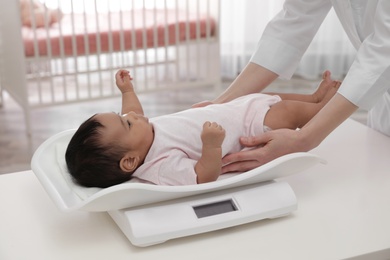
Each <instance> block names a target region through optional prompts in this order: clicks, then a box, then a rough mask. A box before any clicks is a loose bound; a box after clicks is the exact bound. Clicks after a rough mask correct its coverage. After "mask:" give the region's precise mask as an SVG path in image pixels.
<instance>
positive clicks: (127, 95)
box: [115, 70, 144, 115]
mask: <svg viewBox="0 0 390 260" xmlns="http://www.w3.org/2000/svg"><path fill="white" fill-rule="evenodd" d="M132 79H133V78H131V77H130V73H129V72H128V71H127V70H119V71H118V72H117V73H116V74H115V80H116V85H117V87H118V88H119V90H120V91H121V92H122V115H123V114H127V113H129V112H130V111H133V112H135V113H137V114H140V115H143V114H144V111H143V109H142V105H141V102H140V101H139V99H138V97H137V94H136V93H135V91H134V87H133V84H132V83H131V80H132Z"/></svg>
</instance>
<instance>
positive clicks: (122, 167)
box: [65, 112, 154, 188]
mask: <svg viewBox="0 0 390 260" xmlns="http://www.w3.org/2000/svg"><path fill="white" fill-rule="evenodd" d="M153 137H154V133H153V127H152V125H151V124H150V123H149V120H148V119H147V118H145V117H143V116H142V115H137V114H135V113H133V112H131V113H128V114H126V115H123V116H119V115H118V114H115V113H103V114H96V115H94V116H92V117H91V118H89V119H88V120H86V121H85V122H84V123H82V124H81V125H80V127H79V129H78V130H77V131H76V133H75V134H74V135H73V137H72V139H71V140H70V142H69V144H68V148H67V150H66V154H65V159H66V164H67V166H68V170H69V172H70V174H71V175H72V176H73V178H74V179H75V180H76V181H77V182H78V183H79V184H81V185H83V186H87V187H101V188H105V187H109V186H112V185H116V184H119V183H122V182H125V181H128V180H130V179H131V176H132V173H133V172H134V171H135V170H136V169H137V168H138V166H139V165H141V164H142V163H143V161H144V159H145V157H146V155H147V152H148V151H149V148H150V146H151V144H152V142H153Z"/></svg>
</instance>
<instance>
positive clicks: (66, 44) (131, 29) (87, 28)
mask: <svg viewBox="0 0 390 260" xmlns="http://www.w3.org/2000/svg"><path fill="white" fill-rule="evenodd" d="M132 15H134V17H132ZM188 16H189V17H188V18H187V15H186V13H185V12H179V13H178V17H177V15H176V10H167V11H164V10H157V11H156V12H155V11H154V10H146V11H145V12H144V11H143V10H136V11H134V12H132V11H127V12H122V19H121V16H120V13H111V14H110V15H109V14H107V13H99V14H87V15H86V19H85V18H84V15H83V14H74V15H73V16H72V15H70V14H68V15H64V17H63V18H62V20H61V22H60V23H57V24H53V25H52V26H50V27H49V28H48V30H46V29H45V28H44V27H43V28H37V29H36V33H35V36H34V30H33V29H32V28H29V27H23V28H22V36H23V40H24V47H25V55H26V56H27V57H30V56H34V55H35V51H34V48H35V47H34V41H35V38H36V41H37V47H38V53H39V55H40V56H47V55H48V52H49V50H48V42H50V45H51V55H52V56H53V57H56V56H57V57H58V56H60V55H61V45H60V41H61V40H62V41H63V52H64V55H65V56H71V55H73V54H74V52H75V53H76V55H77V56H78V55H85V54H95V53H98V51H99V50H98V48H99V49H100V52H102V53H104V52H110V51H111V49H110V47H109V46H110V41H112V51H120V50H121V37H123V42H124V46H123V48H124V49H125V50H132V49H133V48H134V49H142V48H144V47H146V48H151V47H154V46H165V45H173V44H175V43H176V42H182V41H185V40H187V39H190V40H191V39H196V38H197V26H199V32H200V34H199V37H200V38H204V37H206V35H207V29H208V28H209V32H208V33H209V35H210V36H213V35H214V34H215V31H216V30H215V27H216V22H215V20H214V19H213V18H211V17H207V16H201V17H197V15H196V14H189V15H188ZM155 17H156V18H155ZM133 21H134V24H133ZM121 23H122V25H121ZM207 24H209V25H207ZM121 26H122V30H121ZM176 26H178V33H176ZM110 28H111V30H110ZM187 28H188V29H189V30H188V32H186V30H187ZM166 32H167V35H168V41H167V42H165V41H166V40H165V34H166ZM155 34H156V36H155ZM133 37H134V41H135V43H134V44H135V46H133ZM98 38H100V47H98ZM144 38H145V39H146V41H145V42H144ZM86 39H87V40H86ZM110 39H111V40H110ZM73 42H75V44H74V43H73ZM86 45H88V46H89V50H88V53H87V51H86Z"/></svg>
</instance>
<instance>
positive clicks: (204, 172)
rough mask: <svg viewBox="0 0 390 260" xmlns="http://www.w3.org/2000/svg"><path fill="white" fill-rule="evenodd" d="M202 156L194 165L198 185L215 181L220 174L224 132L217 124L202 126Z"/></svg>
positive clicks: (208, 123)
mask: <svg viewBox="0 0 390 260" xmlns="http://www.w3.org/2000/svg"><path fill="white" fill-rule="evenodd" d="M201 139H202V144H203V146H202V155H201V157H200V159H199V161H198V162H197V163H196V165H195V172H196V174H197V176H198V184H200V183H206V182H211V181H215V180H217V179H218V176H219V175H220V174H221V168H222V147H221V146H222V142H223V140H224V139H225V130H224V129H223V128H222V127H221V126H220V125H218V124H217V123H215V122H214V123H210V122H206V123H204V124H203V131H202V134H201Z"/></svg>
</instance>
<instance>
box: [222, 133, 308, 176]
mask: <svg viewBox="0 0 390 260" xmlns="http://www.w3.org/2000/svg"><path fill="white" fill-rule="evenodd" d="M240 143H241V144H242V145H243V146H245V147H248V148H251V149H249V150H245V151H240V152H238V153H233V154H229V155H226V156H225V157H224V158H223V159H222V164H223V165H224V166H223V167H222V173H228V172H244V171H248V170H251V169H254V168H256V167H259V166H261V165H263V164H265V163H268V162H270V161H272V160H274V159H276V158H278V157H280V156H282V155H285V154H289V153H294V152H303V151H305V149H304V148H303V147H304V146H303V143H302V141H301V135H300V131H296V130H290V129H278V130H273V131H269V132H266V133H264V134H261V135H258V136H251V137H241V138H240Z"/></svg>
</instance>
